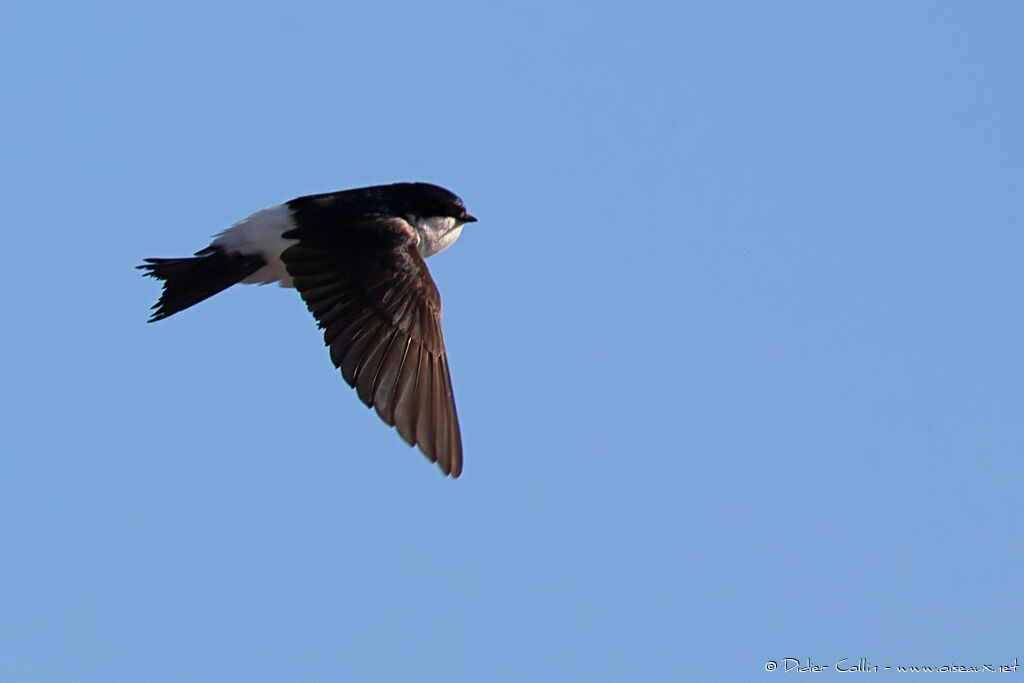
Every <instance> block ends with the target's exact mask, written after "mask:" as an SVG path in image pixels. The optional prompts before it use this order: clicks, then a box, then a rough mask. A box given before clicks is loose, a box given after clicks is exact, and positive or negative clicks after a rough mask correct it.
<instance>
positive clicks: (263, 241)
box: [213, 204, 299, 287]
mask: <svg viewBox="0 0 1024 683" xmlns="http://www.w3.org/2000/svg"><path fill="white" fill-rule="evenodd" d="M294 229H295V222H294V221H293V220H292V212H291V209H289V208H288V207H287V206H285V205H284V204H278V205H276V206H271V207H268V208H266V209H262V210H260V211H257V212H256V213H254V214H252V215H251V216H249V217H248V218H243V219H242V220H240V221H238V222H237V223H235V224H234V225H232V226H231V227H230V228H228V229H227V230H225V231H224V232H222V233H220V234H218V235H217V236H216V237H215V238H214V240H213V246H215V247H220V248H221V249H224V250H225V251H229V252H233V253H237V254H259V255H260V256H262V257H263V260H264V261H266V262H267V265H265V266H263V267H262V268H260V269H259V270H257V271H256V272H255V273H253V274H252V275H250V276H249V277H247V278H245V279H244V280H242V282H243V283H245V284H247V285H252V284H260V285H266V284H270V283H271V282H280V283H281V286H282V287H294V286H295V285H294V284H293V283H292V277H291V275H289V274H288V271H287V270H286V269H285V267H284V262H283V261H281V252H283V251H284V250H285V249H287V248H288V247H290V246H292V245H293V244H298V242H299V241H298V240H293V239H284V238H283V237H281V235H282V233H285V232H288V231H289V230H294Z"/></svg>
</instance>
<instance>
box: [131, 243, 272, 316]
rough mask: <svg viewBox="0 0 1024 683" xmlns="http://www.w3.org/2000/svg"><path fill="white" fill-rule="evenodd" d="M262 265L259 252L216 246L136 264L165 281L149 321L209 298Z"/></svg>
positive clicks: (151, 275) (264, 263)
mask: <svg viewBox="0 0 1024 683" xmlns="http://www.w3.org/2000/svg"><path fill="white" fill-rule="evenodd" d="M265 265H266V261H264V260H263V257H262V256H260V255H259V254H238V253H231V252H227V251H224V250H223V249H220V248H218V247H207V248H206V249H203V250H202V251H197V252H196V255H195V256H192V257H189V258H148V259H146V262H145V263H144V264H142V265H141V266H136V267H137V268H140V269H142V270H144V271H146V275H149V276H150V277H155V278H156V279H158V280H163V283H164V291H163V293H162V294H161V295H160V300H159V301H157V302H156V303H155V304H154V305H153V316H152V317H151V318H150V319H149V322H155V321H157V320H163V319H164V318H166V317H167V316H169V315H174V314H175V313H177V312H178V311H183V310H185V309H186V308H188V307H189V306H193V305H195V304H197V303H199V302H200V301H202V300H203V299H208V298H210V297H211V296H213V295H214V294H217V293H218V292H222V291H224V290H225V289H227V288H228V287H230V286H231V285H233V284H236V283H238V282H241V281H242V280H244V279H245V278H247V277H249V276H250V275H252V274H253V273H255V272H256V271H257V270H259V269H260V268H262V267H263V266H265Z"/></svg>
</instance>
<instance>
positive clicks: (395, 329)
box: [281, 218, 462, 477]
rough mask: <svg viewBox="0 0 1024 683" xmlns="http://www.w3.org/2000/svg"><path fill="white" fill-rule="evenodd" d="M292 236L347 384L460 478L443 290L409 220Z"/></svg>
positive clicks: (297, 268)
mask: <svg viewBox="0 0 1024 683" xmlns="http://www.w3.org/2000/svg"><path fill="white" fill-rule="evenodd" d="M284 237H286V238H289V239H298V240H299V242H298V244H295V245H294V246H291V247H289V248H287V249H285V250H284V252H283V253H282V254H281V259H282V260H283V261H284V263H285V266H286V268H287V269H288V273H289V274H290V275H291V276H292V278H293V280H294V284H295V288H296V289H298V290H299V294H301V295H302V299H303V300H304V301H305V302H306V306H307V307H308V308H309V310H310V312H311V313H312V314H313V316H314V317H315V318H316V319H317V322H318V323H319V325H320V327H321V328H323V330H324V341H325V342H326V343H327V346H329V347H330V350H331V360H332V361H333V362H334V365H335V366H336V367H337V368H339V369H340V370H341V374H342V376H343V377H344V378H345V381H346V382H348V383H349V384H350V385H352V386H353V387H354V388H355V389H356V391H357V392H358V394H359V398H360V399H361V400H362V401H363V402H364V403H366V405H368V406H373V407H374V408H376V410H377V414H378V415H380V417H381V419H382V420H384V422H386V423H388V424H389V425H392V426H394V427H396V428H397V429H398V433H399V434H400V435H401V436H402V438H403V439H405V440H406V442H408V443H409V445H419V447H420V450H422V451H423V453H424V454H425V455H426V456H427V457H428V458H430V460H432V461H435V462H437V464H438V465H439V466H440V467H441V470H442V471H443V472H444V473H445V474H450V475H451V476H452V477H457V476H459V474H460V473H461V472H462V438H461V435H460V433H459V421H458V416H457V415H456V412H455V398H454V395H453V393H452V381H451V376H450V374H449V372H448V357H447V354H446V353H445V348H444V338H443V337H442V335H441V297H440V295H439V294H438V292H437V286H436V285H435V284H434V281H433V279H432V278H431V277H430V272H429V271H428V270H427V264H426V263H424V261H423V258H422V257H421V256H420V254H419V252H418V251H417V249H416V236H415V233H414V232H413V231H412V229H411V227H410V226H409V225H408V224H407V223H406V222H405V221H403V220H401V219H397V218H390V219H385V218H380V219H369V220H363V221H359V222H354V223H348V224H346V225H344V226H336V229H333V230H323V229H319V230H315V231H305V230H302V229H296V230H292V231H290V232H288V233H286V234H285V235H284Z"/></svg>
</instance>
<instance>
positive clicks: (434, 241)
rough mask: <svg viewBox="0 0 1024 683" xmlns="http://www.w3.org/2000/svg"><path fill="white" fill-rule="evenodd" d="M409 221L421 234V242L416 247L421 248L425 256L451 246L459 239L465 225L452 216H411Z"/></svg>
mask: <svg viewBox="0 0 1024 683" xmlns="http://www.w3.org/2000/svg"><path fill="white" fill-rule="evenodd" d="M408 221H409V224H410V225H412V227H413V229H414V230H416V234H417V235H419V238H420V242H419V244H418V245H416V248H417V249H419V251H420V255H421V256H422V257H423V258H427V257H428V256H433V255H434V254H436V253H437V252H439V251H444V250H445V249H447V248H448V247H450V246H451V245H452V242H454V241H455V240H457V239H459V234H460V233H461V232H462V225H463V224H462V223H459V222H458V220H457V219H455V218H452V217H451V216H432V217H430V218H420V217H419V216H409V218H408Z"/></svg>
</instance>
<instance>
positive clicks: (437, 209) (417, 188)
mask: <svg viewBox="0 0 1024 683" xmlns="http://www.w3.org/2000/svg"><path fill="white" fill-rule="evenodd" d="M366 189H367V190H368V191H371V192H373V193H374V194H376V195H377V196H378V197H380V198H381V200H382V203H383V205H384V206H383V208H385V210H387V211H390V212H393V213H395V214H398V215H413V216H420V217H423V218H427V217H433V216H446V217H451V218H456V219H458V220H459V222H460V223H473V222H475V221H476V218H474V217H473V216H470V215H469V214H468V213H466V205H465V204H464V203H463V202H462V200H461V199H459V197H458V196H457V195H455V194H454V193H452V192H449V191H448V190H446V189H444V188H443V187H438V186H437V185H431V184H430V183H395V184H393V185H378V186H377V187H372V188H366Z"/></svg>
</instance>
